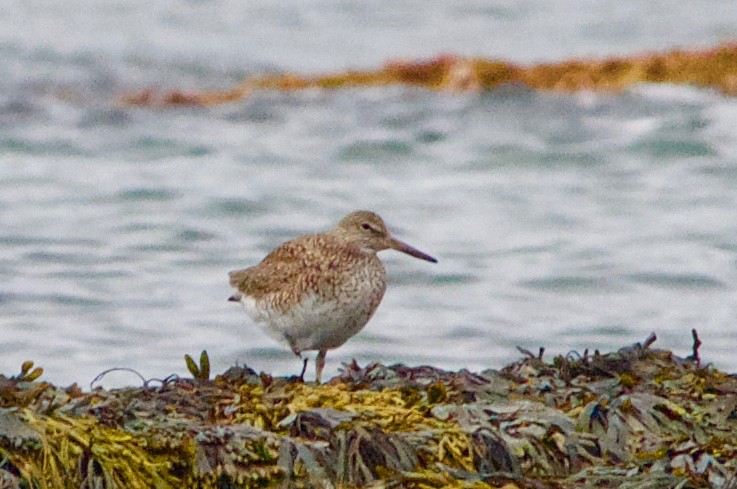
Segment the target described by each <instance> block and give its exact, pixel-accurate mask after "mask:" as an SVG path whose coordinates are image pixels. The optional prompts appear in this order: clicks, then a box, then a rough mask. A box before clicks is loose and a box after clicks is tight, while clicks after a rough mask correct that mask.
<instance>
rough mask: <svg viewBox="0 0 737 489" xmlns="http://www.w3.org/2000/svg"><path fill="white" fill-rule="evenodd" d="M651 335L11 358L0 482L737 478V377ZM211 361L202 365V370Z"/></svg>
mask: <svg viewBox="0 0 737 489" xmlns="http://www.w3.org/2000/svg"><path fill="white" fill-rule="evenodd" d="M654 341H655V337H654V335H653V336H651V337H650V338H648V340H646V341H645V342H643V343H638V344H635V345H632V346H628V347H625V348H622V349H620V350H618V351H615V352H611V353H600V352H598V351H596V352H594V353H593V354H589V352H588V351H584V352H583V353H582V354H580V355H579V354H576V353H571V354H569V355H565V356H563V355H561V356H556V357H554V358H552V359H550V360H546V359H545V358H544V356H543V355H544V351H542V350H541V352H540V353H539V354H537V355H535V354H531V353H529V352H527V353H529V354H527V353H526V354H525V355H524V357H523V358H522V359H521V360H519V361H517V362H514V363H512V364H510V365H507V366H505V367H504V368H502V369H500V370H486V371H483V372H481V373H471V372H468V371H464V370H462V371H459V372H447V371H443V370H440V369H437V368H433V367H427V366H425V367H408V366H405V365H392V366H384V365H381V364H376V363H375V364H370V365H367V366H365V367H360V366H359V365H357V364H356V363H355V362H353V363H351V364H347V365H345V366H344V368H343V371H342V373H341V374H340V375H339V376H338V377H336V378H334V379H332V380H331V381H330V382H329V383H328V384H325V385H319V386H318V385H313V384H306V383H303V382H301V381H299V380H295V379H285V378H276V377H271V376H269V375H267V374H263V373H262V374H257V373H256V372H255V371H253V370H251V369H249V368H248V367H245V366H239V367H232V368H231V369H229V370H228V371H226V372H225V373H223V374H220V375H217V376H215V378H214V379H210V375H209V374H208V375H205V374H206V373H207V370H208V368H207V366H208V365H209V359H208V358H207V355H206V354H205V353H203V354H202V355H201V356H200V362H199V365H197V364H195V362H194V361H193V360H192V359H190V361H189V362H187V363H188V365H190V368H192V365H194V366H195V367H196V370H195V372H193V374H195V375H194V378H192V379H184V378H178V377H174V376H172V377H169V378H167V379H164V381H161V382H159V383H156V384H154V383H152V382H150V381H145V382H144V383H143V384H144V385H143V386H141V387H129V388H125V389H116V390H109V391H108V390H105V389H102V388H100V387H97V388H94V389H92V390H90V391H89V392H83V391H81V390H80V389H79V388H78V387H76V385H74V386H72V387H69V388H66V389H64V388H60V387H56V386H54V385H51V384H49V383H45V382H42V381H40V380H39V377H38V376H39V375H40V374H39V373H38V371H35V372H36V374H33V372H34V370H32V364H30V363H27V364H24V366H23V367H22V369H21V373H20V374H19V375H16V376H12V377H5V376H0V487H40V488H47V487H48V488H51V487H95V488H112V487H162V488H163V487H264V486H272V485H273V486H279V487H355V486H375V485H377V484H378V485H381V486H382V487H417V488H419V487H508V488H512V487H556V488H568V487H571V488H573V487H583V486H597V487H631V488H636V487H656V488H660V487H662V488H671V487H672V488H675V487H716V488H720V489H735V488H737V479H736V478H735V474H736V473H737V441H736V440H737V423H736V420H737V378H735V377H734V376H732V375H727V374H725V373H723V372H721V371H719V370H717V369H715V368H713V367H712V366H710V365H703V364H702V361H701V359H700V358H698V346H699V345H700V340H698V336H697V335H696V334H694V352H693V354H692V355H691V356H690V357H687V358H680V357H678V356H676V355H674V354H673V353H672V352H669V351H666V350H658V349H654V348H652V346H653V343H654ZM197 374H198V375H197Z"/></svg>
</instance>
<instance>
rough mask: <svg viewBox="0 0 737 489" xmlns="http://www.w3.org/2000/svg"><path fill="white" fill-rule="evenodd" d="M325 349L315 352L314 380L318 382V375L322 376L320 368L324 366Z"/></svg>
mask: <svg viewBox="0 0 737 489" xmlns="http://www.w3.org/2000/svg"><path fill="white" fill-rule="evenodd" d="M327 353H328V351H327V350H320V351H319V352H318V353H317V358H316V359H315V365H316V366H317V376H316V379H315V382H317V383H318V384H319V383H320V377H321V376H322V368H323V367H324V366H325V355H327Z"/></svg>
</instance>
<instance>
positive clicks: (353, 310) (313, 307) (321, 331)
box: [241, 292, 381, 351]
mask: <svg viewBox="0 0 737 489" xmlns="http://www.w3.org/2000/svg"><path fill="white" fill-rule="evenodd" d="M352 299H353V300H351V301H350V302H345V301H338V300H327V301H325V300H322V299H321V298H320V297H319V296H317V295H307V296H305V297H304V298H303V299H302V300H301V301H300V302H298V303H295V304H293V305H292V306H290V307H289V308H288V309H287V310H285V311H281V310H279V309H275V308H270V307H269V306H268V301H264V300H260V301H257V300H255V299H253V298H251V297H246V296H244V297H243V298H242V299H241V303H242V304H243V306H244V308H245V310H246V312H247V313H248V315H249V316H250V317H251V319H253V320H254V322H256V323H258V324H259V325H260V326H261V327H262V328H263V329H264V330H265V331H266V333H268V334H269V335H270V336H272V337H273V338H275V339H277V340H280V341H286V342H287V343H288V344H289V346H290V347H296V348H298V349H299V350H300V351H306V350H322V349H331V348H337V347H338V346H340V345H342V344H343V343H345V342H346V341H347V340H348V339H349V338H351V337H352V336H354V335H355V334H356V333H358V332H359V331H361V329H363V327H364V326H365V325H366V323H367V322H368V320H369V319H370V318H371V316H372V315H373V312H374V310H375V309H376V306H377V305H378V302H376V304H373V303H372V301H371V297H370V294H368V292H367V293H366V294H365V296H359V297H353V298H352ZM380 299H381V297H379V300H380Z"/></svg>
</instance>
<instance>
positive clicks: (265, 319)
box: [228, 210, 437, 384]
mask: <svg viewBox="0 0 737 489" xmlns="http://www.w3.org/2000/svg"><path fill="white" fill-rule="evenodd" d="M386 249H393V250H397V251H401V252H403V253H406V254H408V255H410V256H413V257H415V258H419V259H421V260H425V261H428V262H431V263H437V260H436V259H435V258H433V257H432V256H430V255H428V254H426V253H423V252H422V251H419V250H418V249H416V248H414V247H412V246H410V245H408V244H407V243H405V242H403V241H400V240H398V239H397V238H395V237H394V236H392V234H391V233H390V232H389V230H388V229H387V227H386V224H384V221H383V219H382V218H381V217H379V216H378V215H377V214H376V213H374V212H371V211H366V210H359V211H354V212H351V213H350V214H348V215H347V216H345V217H344V218H342V219H341V220H340V221H339V222H338V224H337V225H336V226H335V227H333V228H332V229H330V230H328V231H326V232H322V233H317V234H310V235H305V236H300V237H298V238H295V239H292V240H290V241H287V242H285V243H283V244H282V245H280V246H278V247H277V248H275V249H274V250H273V251H271V252H270V253H269V254H268V255H266V257H265V258H264V259H263V260H262V261H261V262H260V263H259V264H258V265H255V266H252V267H249V268H244V269H242V270H234V271H231V272H229V274H228V275H229V277H230V285H231V287H233V288H234V289H235V292H234V293H233V295H232V296H230V297H229V298H228V300H229V301H234V302H240V303H241V304H242V305H243V306H244V308H245V310H246V313H247V314H248V315H249V316H250V317H251V319H252V320H253V321H254V322H255V323H257V324H259V325H260V326H262V327H263V329H264V330H265V331H266V333H267V334H269V335H270V336H272V337H274V338H275V339H276V340H278V341H281V342H285V343H286V344H287V345H288V346H289V348H291V350H292V352H293V353H294V354H295V355H296V356H297V357H299V358H302V352H304V351H312V350H317V352H318V353H317V356H316V360H315V365H316V376H315V377H316V382H317V384H319V383H320V380H321V375H322V370H323V368H324V366H325V356H326V355H327V352H328V350H332V349H334V348H338V347H339V346H341V345H343V344H344V343H345V342H346V341H348V340H349V339H350V338H351V337H353V336H354V335H356V334H357V333H358V332H359V331H361V330H362V329H363V327H364V326H365V325H366V323H367V322H368V321H369V319H371V317H372V316H373V314H374V312H375V311H376V308H377V307H378V306H379V303H380V302H381V299H382V298H383V297H384V292H385V291H386V282H387V279H386V271H385V269H384V265H383V263H382V262H381V260H380V259H379V257H378V256H377V255H376V254H377V252H379V251H382V250H386ZM304 362H305V363H304V365H303V369H302V375H304V370H305V368H306V366H307V359H305V360H304ZM302 375H301V376H300V377H302Z"/></svg>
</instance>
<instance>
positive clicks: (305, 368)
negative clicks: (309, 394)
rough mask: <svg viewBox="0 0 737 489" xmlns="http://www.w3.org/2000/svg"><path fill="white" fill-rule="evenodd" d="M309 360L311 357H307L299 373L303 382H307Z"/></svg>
mask: <svg viewBox="0 0 737 489" xmlns="http://www.w3.org/2000/svg"><path fill="white" fill-rule="evenodd" d="M307 360H309V358H305V359H304V361H303V362H302V371H301V372H300V373H299V377H298V379H299V381H300V382H302V383H303V384H304V383H305V370H307Z"/></svg>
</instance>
